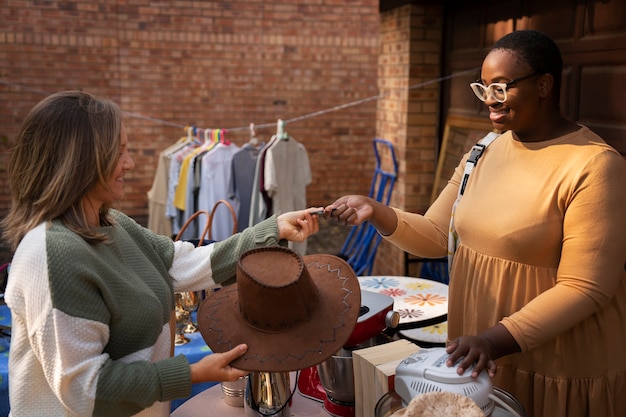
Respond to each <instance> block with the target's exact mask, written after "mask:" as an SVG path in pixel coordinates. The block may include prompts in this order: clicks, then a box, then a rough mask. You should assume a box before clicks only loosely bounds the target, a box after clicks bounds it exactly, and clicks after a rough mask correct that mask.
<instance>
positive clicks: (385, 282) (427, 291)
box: [359, 275, 448, 327]
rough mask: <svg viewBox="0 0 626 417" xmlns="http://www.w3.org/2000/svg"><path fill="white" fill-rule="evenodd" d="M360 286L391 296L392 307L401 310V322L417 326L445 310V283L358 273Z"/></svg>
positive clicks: (446, 290)
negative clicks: (359, 274)
mask: <svg viewBox="0 0 626 417" xmlns="http://www.w3.org/2000/svg"><path fill="white" fill-rule="evenodd" d="M359 283H360V284H361V288H362V289H364V290H367V291H374V292H379V293H381V294H386V295H389V296H391V297H392V298H393V301H394V302H393V309H394V310H395V311H397V312H398V313H400V325H401V326H402V325H410V327H412V326H413V325H415V326H419V323H420V322H424V321H427V320H433V319H436V318H439V317H443V316H445V315H446V314H448V286H447V285H446V284H443V283H441V282H437V281H433V280H430V279H425V278H415V277H402V276H393V275H373V276H363V277H359Z"/></svg>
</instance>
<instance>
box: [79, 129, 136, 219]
mask: <svg viewBox="0 0 626 417" xmlns="http://www.w3.org/2000/svg"><path fill="white" fill-rule="evenodd" d="M134 168H135V161H134V160H133V158H132V157H131V156H130V153H129V152H128V136H127V135H126V129H124V126H122V128H121V131H120V146H119V155H118V160H117V164H116V166H115V170H114V171H113V173H112V175H111V177H110V178H109V180H108V182H107V184H106V187H105V186H103V184H101V183H97V184H96V185H95V186H94V187H93V189H92V190H91V191H90V192H89V193H88V194H87V196H86V197H85V200H86V204H85V210H86V211H88V212H90V213H89V214H88V216H89V218H90V219H98V210H99V209H100V207H102V206H103V205H107V206H110V205H112V204H113V203H114V202H115V201H118V200H121V199H122V198H123V197H124V185H125V183H126V180H125V178H124V175H125V174H126V171H131V170H133V169H134ZM90 223H91V222H90Z"/></svg>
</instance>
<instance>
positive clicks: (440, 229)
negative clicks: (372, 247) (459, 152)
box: [384, 153, 469, 258]
mask: <svg viewBox="0 0 626 417" xmlns="http://www.w3.org/2000/svg"><path fill="white" fill-rule="evenodd" d="M468 157H469V153H467V154H466V155H465V156H464V157H463V158H462V160H461V162H460V163H459V165H458V166H457V167H456V169H455V171H454V174H453V175H452V177H451V178H450V180H449V181H448V184H447V185H446V186H445V188H444V189H443V190H442V191H441V194H439V196H438V197H437V199H436V200H435V201H434V202H433V204H432V205H431V206H430V208H429V209H428V210H427V211H426V213H425V214H424V215H421V214H417V213H409V212H406V211H403V210H400V209H397V208H394V210H395V212H396V215H397V216H398V226H397V227H396V230H395V231H394V232H393V233H392V234H391V235H389V236H384V238H385V239H386V240H388V241H389V242H391V243H393V244H394V245H395V246H397V247H398V248H400V249H402V250H404V251H406V252H409V253H410V254H412V255H416V256H420V257H423V258H440V257H442V256H445V255H446V254H447V253H448V231H449V228H450V215H451V213H452V206H453V205H454V201H455V200H456V197H457V194H458V190H459V184H460V183H461V177H462V175H463V171H464V167H465V161H466V160H467V158H468Z"/></svg>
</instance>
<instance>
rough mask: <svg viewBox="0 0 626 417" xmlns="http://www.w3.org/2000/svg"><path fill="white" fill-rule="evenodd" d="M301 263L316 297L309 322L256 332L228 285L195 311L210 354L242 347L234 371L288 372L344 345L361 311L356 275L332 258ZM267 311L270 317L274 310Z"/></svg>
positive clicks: (311, 257)
mask: <svg viewBox="0 0 626 417" xmlns="http://www.w3.org/2000/svg"><path fill="white" fill-rule="evenodd" d="M302 260H303V262H304V264H305V267H306V268H307V270H308V272H309V274H310V276H311V279H312V280H313V282H314V283H315V285H316V287H317V288H318V291H319V306H318V308H316V309H315V310H314V311H313V312H312V314H311V317H310V319H309V320H308V321H307V322H305V323H302V324H301V325H299V326H296V327H294V328H292V329H290V330H289V331H286V332H266V331H262V330H259V329H257V328H255V327H253V326H251V325H250V324H249V323H248V322H247V321H246V320H245V319H244V318H243V316H242V315H241V314H240V312H239V294H238V291H237V284H233V285H230V286H228V287H225V288H222V289H221V290H219V291H216V292H214V293H212V294H211V296H209V297H208V298H206V299H205V300H204V301H203V302H202V303H201V304H200V307H199V308H198V327H199V330H200V333H201V334H202V337H203V338H204V341H205V342H206V343H207V345H208V346H209V347H210V348H211V350H213V352H216V353H219V352H225V351H228V350H230V349H232V348H234V347H235V346H237V345H238V344H240V343H245V344H247V345H248V351H247V352H246V353H245V354H244V355H243V356H242V357H240V358H239V359H237V360H235V361H233V362H232V363H231V365H232V366H234V367H236V368H239V369H242V370H246V371H264V372H286V371H295V370H299V369H305V368H308V367H311V366H314V365H317V364H319V363H321V362H323V361H324V360H326V359H328V358H329V357H330V356H332V355H333V354H334V353H336V352H337V351H338V350H339V349H340V348H341V347H342V346H343V345H344V344H345V343H346V342H347V340H348V338H349V337H350V334H351V333H352V330H353V329H354V326H355V325H356V321H357V318H358V316H359V311H360V307H361V290H360V285H359V280H358V278H357V276H356V274H355V273H354V270H353V269H352V268H351V267H350V265H349V264H348V263H347V262H346V261H344V260H343V259H341V258H338V257H336V256H333V255H306V256H303V257H302ZM267 308H268V309H270V311H271V309H272V308H273V306H271V305H268V306H267Z"/></svg>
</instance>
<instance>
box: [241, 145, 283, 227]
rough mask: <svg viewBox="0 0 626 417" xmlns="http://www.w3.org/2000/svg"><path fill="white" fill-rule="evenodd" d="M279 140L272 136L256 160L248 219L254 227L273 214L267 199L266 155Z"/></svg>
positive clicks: (249, 223)
mask: <svg viewBox="0 0 626 417" xmlns="http://www.w3.org/2000/svg"><path fill="white" fill-rule="evenodd" d="M277 139H278V137H277V136H272V137H271V138H270V140H269V142H268V143H267V145H265V146H264V147H263V148H261V151H260V152H259V156H258V157H257V160H256V167H255V170H254V181H253V182H252V192H251V193H250V216H249V218H248V225H249V226H254V225H255V224H257V223H259V222H260V221H262V220H265V219H266V218H268V217H269V215H270V214H271V212H270V207H268V201H267V199H266V198H265V197H266V192H265V184H264V178H265V171H264V170H265V168H264V166H265V153H266V152H267V150H268V149H269V148H270V146H272V145H273V144H274V142H275V141H276V140H277Z"/></svg>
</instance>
